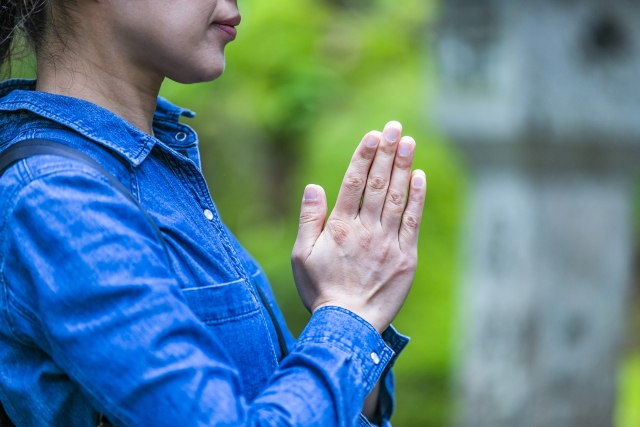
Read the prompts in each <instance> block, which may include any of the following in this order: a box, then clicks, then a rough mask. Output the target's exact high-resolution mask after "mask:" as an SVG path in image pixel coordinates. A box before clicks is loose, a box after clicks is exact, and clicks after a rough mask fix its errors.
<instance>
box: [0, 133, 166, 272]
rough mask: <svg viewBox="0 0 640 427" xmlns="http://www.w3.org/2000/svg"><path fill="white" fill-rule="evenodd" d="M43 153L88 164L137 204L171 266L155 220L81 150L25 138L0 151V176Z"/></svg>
mask: <svg viewBox="0 0 640 427" xmlns="http://www.w3.org/2000/svg"><path fill="white" fill-rule="evenodd" d="M44 154H48V155H54V156H61V157H66V158H68V159H73V160H78V161H80V162H82V163H85V164H86V165H88V166H91V167H92V168H93V169H95V170H97V171H98V172H100V173H101V174H102V175H103V176H104V177H105V178H107V180H108V181H109V184H111V185H112V186H114V187H115V188H116V189H117V190H118V191H119V192H120V193H122V195H124V196H125V197H126V198H127V199H129V200H131V201H132V202H133V203H134V204H135V205H136V206H138V209H140V211H141V212H142V214H143V215H144V216H145V218H146V219H147V222H148V223H149V224H150V225H151V227H152V228H153V231H154V233H155V234H156V237H157V238H158V240H159V241H160V244H161V245H162V249H163V250H164V254H165V256H166V258H167V262H168V264H169V268H171V258H169V250H168V249H167V245H166V243H165V241H164V238H163V237H162V233H161V232H160V230H159V229H158V226H157V225H156V223H155V221H153V219H152V218H151V216H150V215H149V213H148V212H147V211H146V209H145V208H144V207H143V206H142V205H141V204H140V202H139V201H138V199H136V198H135V197H133V195H132V194H131V192H130V191H129V190H127V189H126V188H125V186H124V185H122V183H121V182H120V181H118V179H117V178H116V177H114V176H113V175H112V174H111V173H110V172H109V171H107V170H106V169H105V168H104V167H103V166H102V165H101V164H100V163H98V162H96V161H95V160H93V159H92V158H91V157H89V156H88V155H86V154H85V153H83V152H82V151H80V150H76V149H75V148H71V147H69V146H68V145H64V144H61V143H59V142H54V141H50V140H48V139H27V140H24V141H20V142H17V143H15V144H14V145H12V146H11V147H9V148H7V149H6V150H4V151H3V152H2V153H0V176H2V174H4V172H5V171H6V170H7V169H9V168H10V167H11V166H12V165H14V164H15V163H17V162H19V161H20V160H24V159H26V158H29V157H33V156H38V155H44Z"/></svg>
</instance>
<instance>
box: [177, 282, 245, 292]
mask: <svg viewBox="0 0 640 427" xmlns="http://www.w3.org/2000/svg"><path fill="white" fill-rule="evenodd" d="M243 281H244V279H238V280H234V281H232V282H225V283H214V284H213V285H207V286H194V287H191V288H182V289H181V291H182V292H187V291H198V290H200V289H211V288H220V287H222V286H226V285H231V284H234V283H240V282H243Z"/></svg>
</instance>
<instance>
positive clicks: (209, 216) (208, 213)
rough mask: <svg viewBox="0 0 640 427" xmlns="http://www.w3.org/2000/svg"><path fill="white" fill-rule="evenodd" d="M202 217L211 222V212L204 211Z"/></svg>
mask: <svg viewBox="0 0 640 427" xmlns="http://www.w3.org/2000/svg"><path fill="white" fill-rule="evenodd" d="M204 216H205V217H207V219H208V220H209V221H211V220H212V219H213V212H211V211H210V210H209V209H205V210H204Z"/></svg>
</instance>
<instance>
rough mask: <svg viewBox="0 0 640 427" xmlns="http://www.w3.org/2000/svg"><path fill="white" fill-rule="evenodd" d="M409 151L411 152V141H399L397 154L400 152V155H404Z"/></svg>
mask: <svg viewBox="0 0 640 427" xmlns="http://www.w3.org/2000/svg"><path fill="white" fill-rule="evenodd" d="M403 139H404V138H403ZM410 153H411V143H410V142H409V141H400V147H398V154H400V155H401V156H402V157H406V156H408V155H409V154H410Z"/></svg>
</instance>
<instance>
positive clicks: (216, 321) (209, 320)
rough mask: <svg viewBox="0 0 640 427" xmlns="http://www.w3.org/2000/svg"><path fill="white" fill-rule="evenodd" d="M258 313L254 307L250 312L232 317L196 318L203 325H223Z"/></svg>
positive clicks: (257, 309)
mask: <svg viewBox="0 0 640 427" xmlns="http://www.w3.org/2000/svg"><path fill="white" fill-rule="evenodd" d="M259 312H260V307H256V308H254V309H252V310H251V311H247V312H246V313H242V314H236V315H233V316H225V317H215V318H214V317H211V318H209V317H207V318H200V316H198V318H200V320H201V321H202V322H203V323H204V324H205V325H210V326H213V325H218V324H220V323H224V322H226V321H228V320H239V319H244V318H245V317H250V316H253V315H255V314H256V313H259Z"/></svg>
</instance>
